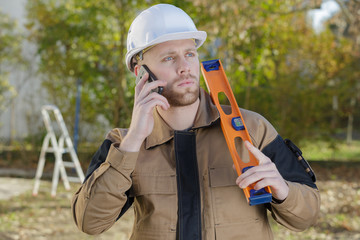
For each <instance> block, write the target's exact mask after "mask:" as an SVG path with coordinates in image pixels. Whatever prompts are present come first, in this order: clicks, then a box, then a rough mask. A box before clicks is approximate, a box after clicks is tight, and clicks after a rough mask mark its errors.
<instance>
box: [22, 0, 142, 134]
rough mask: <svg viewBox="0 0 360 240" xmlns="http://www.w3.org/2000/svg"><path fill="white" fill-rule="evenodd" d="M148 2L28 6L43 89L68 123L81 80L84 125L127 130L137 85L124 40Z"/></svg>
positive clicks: (41, 1)
mask: <svg viewBox="0 0 360 240" xmlns="http://www.w3.org/2000/svg"><path fill="white" fill-rule="evenodd" d="M145 2H146V1H131V0H115V1H106V0H69V1H56V0H29V1H28V4H27V12H28V24H27V28H28V29H29V31H30V32H31V34H30V35H29V39H30V40H32V41H33V42H35V43H36V44H37V47H38V55H39V56H40V72H41V73H42V76H43V84H44V86H45V87H46V89H47V91H48V92H49V93H50V94H49V95H50V96H51V98H52V99H51V101H52V102H53V103H54V104H56V105H58V106H59V107H60V109H61V111H62V112H63V115H64V116H65V118H67V120H68V122H72V120H73V116H74V112H75V97H76V81H77V80H78V79H81V81H82V96H81V111H82V114H81V121H82V123H89V124H91V125H92V126H96V124H101V121H108V123H109V124H110V125H111V126H114V127H126V126H127V125H128V123H129V119H130V116H131V107H132V102H133V97H132V96H133V87H134V81H133V78H132V77H131V75H130V73H129V72H128V71H127V70H126V66H125V64H124V58H125V53H126V37H127V30H128V28H129V26H130V23H131V20H132V19H133V17H134V15H135V14H136V11H138V9H141V7H142V6H143V5H144V4H145ZM99 116H102V118H101V117H99ZM100 134H101V136H103V133H100Z"/></svg>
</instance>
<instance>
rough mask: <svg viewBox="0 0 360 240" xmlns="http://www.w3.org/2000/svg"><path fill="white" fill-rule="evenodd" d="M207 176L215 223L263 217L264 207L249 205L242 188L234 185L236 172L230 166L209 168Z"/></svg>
mask: <svg viewBox="0 0 360 240" xmlns="http://www.w3.org/2000/svg"><path fill="white" fill-rule="evenodd" d="M209 178H210V179H209V181H210V187H211V198H212V205H213V210H214V222H215V225H217V226H222V225H227V224H234V223H249V222H257V221H259V220H262V219H264V215H265V216H266V210H265V207H264V206H263V205H260V206H249V204H248V203H247V201H246V197H245V195H244V192H243V190H242V189H241V188H239V186H238V185H236V178H237V174H236V172H235V171H234V170H233V168H232V167H222V168H210V169H209Z"/></svg>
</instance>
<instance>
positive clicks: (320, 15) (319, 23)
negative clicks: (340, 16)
mask: <svg viewBox="0 0 360 240" xmlns="http://www.w3.org/2000/svg"><path fill="white" fill-rule="evenodd" d="M338 11H340V6H339V5H338V4H337V3H336V2H335V0H323V2H322V4H321V9H314V10H310V11H309V17H311V18H312V25H313V27H314V29H315V30H316V31H317V32H321V31H322V30H323V29H324V26H323V23H324V22H325V21H326V20H328V19H329V18H331V17H332V16H333V15H334V14H335V13H337V12H338Z"/></svg>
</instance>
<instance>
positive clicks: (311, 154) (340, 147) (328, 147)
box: [301, 140, 360, 161]
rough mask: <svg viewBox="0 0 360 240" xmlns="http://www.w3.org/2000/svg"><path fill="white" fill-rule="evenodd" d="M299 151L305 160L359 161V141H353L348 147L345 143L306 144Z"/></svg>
mask: <svg viewBox="0 0 360 240" xmlns="http://www.w3.org/2000/svg"><path fill="white" fill-rule="evenodd" d="M301 150H302V152H303V154H304V157H305V158H306V159H307V160H321V161H329V160H331V161H335V160H336V161H360V141H359V140H357V141H353V142H352V143H351V145H348V144H347V143H346V142H345V141H337V142H335V143H328V142H321V141H319V142H315V143H310V142H308V143H306V144H305V146H304V147H303V148H302V149H301Z"/></svg>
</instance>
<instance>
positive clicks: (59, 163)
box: [33, 105, 85, 197]
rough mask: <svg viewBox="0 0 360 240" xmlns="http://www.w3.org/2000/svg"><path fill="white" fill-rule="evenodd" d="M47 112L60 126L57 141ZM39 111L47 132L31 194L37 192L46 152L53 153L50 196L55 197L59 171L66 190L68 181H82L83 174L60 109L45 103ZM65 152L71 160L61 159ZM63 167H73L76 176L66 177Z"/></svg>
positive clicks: (68, 185) (68, 187) (68, 186)
mask: <svg viewBox="0 0 360 240" xmlns="http://www.w3.org/2000/svg"><path fill="white" fill-rule="evenodd" d="M49 112H53V114H54V115H55V119H56V122H57V124H58V127H60V132H61V136H60V137H59V141H57V139H56V134H55V132H54V128H53V126H52V121H51V118H50V115H49ZM41 113H42V117H43V120H44V123H45V127H46V131H47V134H46V136H45V138H44V141H43V144H42V147H41V152H40V158H39V162H38V166H37V170H36V175H35V184H34V189H33V195H34V196H36V195H37V194H38V190H39V186H40V178H41V176H42V174H43V170H44V165H45V155H46V153H53V154H54V155H55V166H54V172H53V177H52V187H51V196H53V197H55V196H56V188H57V185H58V182H59V172H60V175H61V178H62V181H63V183H64V186H65V189H66V190H69V189H70V184H69V181H70V182H83V181H84V179H85V176H84V173H83V171H82V169H81V166H80V162H79V159H78V157H77V154H76V152H75V150H74V146H73V143H72V141H71V139H70V137H69V133H68V130H67V128H66V126H65V122H64V119H63V117H62V115H61V113H60V110H59V109H58V108H57V107H56V106H54V105H45V106H43V107H42V109H41ZM64 143H65V144H66V148H64ZM50 145H51V146H50ZM65 153H70V157H71V160H72V161H71V162H70V161H68V162H66V161H63V158H62V156H63V154H65ZM65 168H75V170H76V173H77V176H78V177H68V176H67V173H66V170H65Z"/></svg>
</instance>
